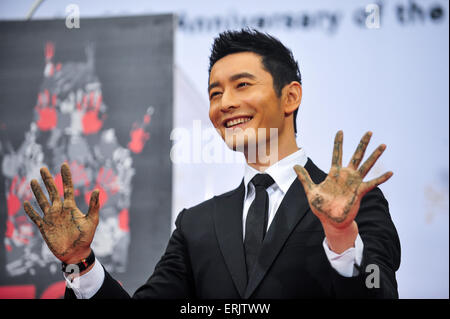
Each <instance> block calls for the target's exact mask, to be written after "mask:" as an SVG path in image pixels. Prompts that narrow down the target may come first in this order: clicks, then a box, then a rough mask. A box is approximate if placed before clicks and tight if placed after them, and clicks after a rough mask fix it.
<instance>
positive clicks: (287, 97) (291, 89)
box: [282, 81, 302, 116]
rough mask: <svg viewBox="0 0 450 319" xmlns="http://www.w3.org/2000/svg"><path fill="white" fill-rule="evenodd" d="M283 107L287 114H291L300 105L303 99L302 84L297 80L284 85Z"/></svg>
mask: <svg viewBox="0 0 450 319" xmlns="http://www.w3.org/2000/svg"><path fill="white" fill-rule="evenodd" d="M282 97H283V108H284V113H285V115H287V116H288V115H291V114H293V113H294V112H295V110H296V109H298V107H299V106H300V103H301V101H302V86H301V84H300V83H299V82H297V81H292V82H291V83H289V84H287V85H285V86H284V88H283V91H282Z"/></svg>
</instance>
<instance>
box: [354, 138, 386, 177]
mask: <svg viewBox="0 0 450 319" xmlns="http://www.w3.org/2000/svg"><path fill="white" fill-rule="evenodd" d="M385 149H386V145H385V144H381V145H380V146H378V147H377V149H376V150H375V151H373V153H372V155H370V157H369V158H368V159H367V160H366V161H365V162H364V164H362V165H361V167H360V168H359V174H360V175H361V178H364V176H366V175H367V173H368V172H369V171H370V169H371V168H372V166H373V165H374V164H375V162H376V161H377V160H378V158H379V157H380V156H381V154H383V152H384V150H385Z"/></svg>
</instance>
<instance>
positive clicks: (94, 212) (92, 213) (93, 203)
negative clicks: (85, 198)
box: [86, 189, 100, 225]
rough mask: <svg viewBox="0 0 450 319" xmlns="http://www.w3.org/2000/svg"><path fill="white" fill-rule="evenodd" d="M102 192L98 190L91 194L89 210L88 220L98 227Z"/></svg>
mask: <svg viewBox="0 0 450 319" xmlns="http://www.w3.org/2000/svg"><path fill="white" fill-rule="evenodd" d="M99 196H100V192H99V190H98V189H96V190H94V191H93V192H92V193H91V199H90V200H89V209H88V213H87V215H86V218H89V219H90V220H92V221H93V222H94V223H95V224H96V225H97V224H98V211H99V210H100V203H99Z"/></svg>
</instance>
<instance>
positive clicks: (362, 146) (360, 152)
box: [348, 131, 372, 170]
mask: <svg viewBox="0 0 450 319" xmlns="http://www.w3.org/2000/svg"><path fill="white" fill-rule="evenodd" d="M371 137H372V132H370V131H369V132H367V133H366V134H364V136H363V137H362V139H361V141H360V142H359V145H358V147H357V148H356V151H355V153H354V154H353V156H352V159H351V160H350V162H349V163H348V167H351V168H353V169H355V170H356V169H357V168H358V166H359V164H360V163H361V161H362V159H363V157H364V153H365V152H366V148H367V145H368V144H369V142H370V138H371Z"/></svg>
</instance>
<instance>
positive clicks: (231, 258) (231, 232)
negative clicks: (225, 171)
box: [214, 180, 247, 298]
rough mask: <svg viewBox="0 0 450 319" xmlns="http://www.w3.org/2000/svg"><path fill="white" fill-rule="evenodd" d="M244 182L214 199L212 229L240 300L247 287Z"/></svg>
mask: <svg viewBox="0 0 450 319" xmlns="http://www.w3.org/2000/svg"><path fill="white" fill-rule="evenodd" d="M244 193H245V188H244V181H243V180H242V182H241V185H240V186H239V187H238V188H237V189H235V190H234V191H231V192H229V193H227V194H224V195H222V196H218V197H216V200H215V204H216V208H215V211H214V227H215V230H216V234H217V239H218V242H219V247H220V249H221V251H222V254H223V257H224V259H225V263H226V265H227V267H228V270H229V271H230V274H231V277H232V278H233V282H234V284H235V286H236V288H237V290H238V292H239V295H240V296H241V298H243V297H244V293H245V287H246V285H247V270H246V267H245V254H244V243H243V234H242V210H243V205H244Z"/></svg>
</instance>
